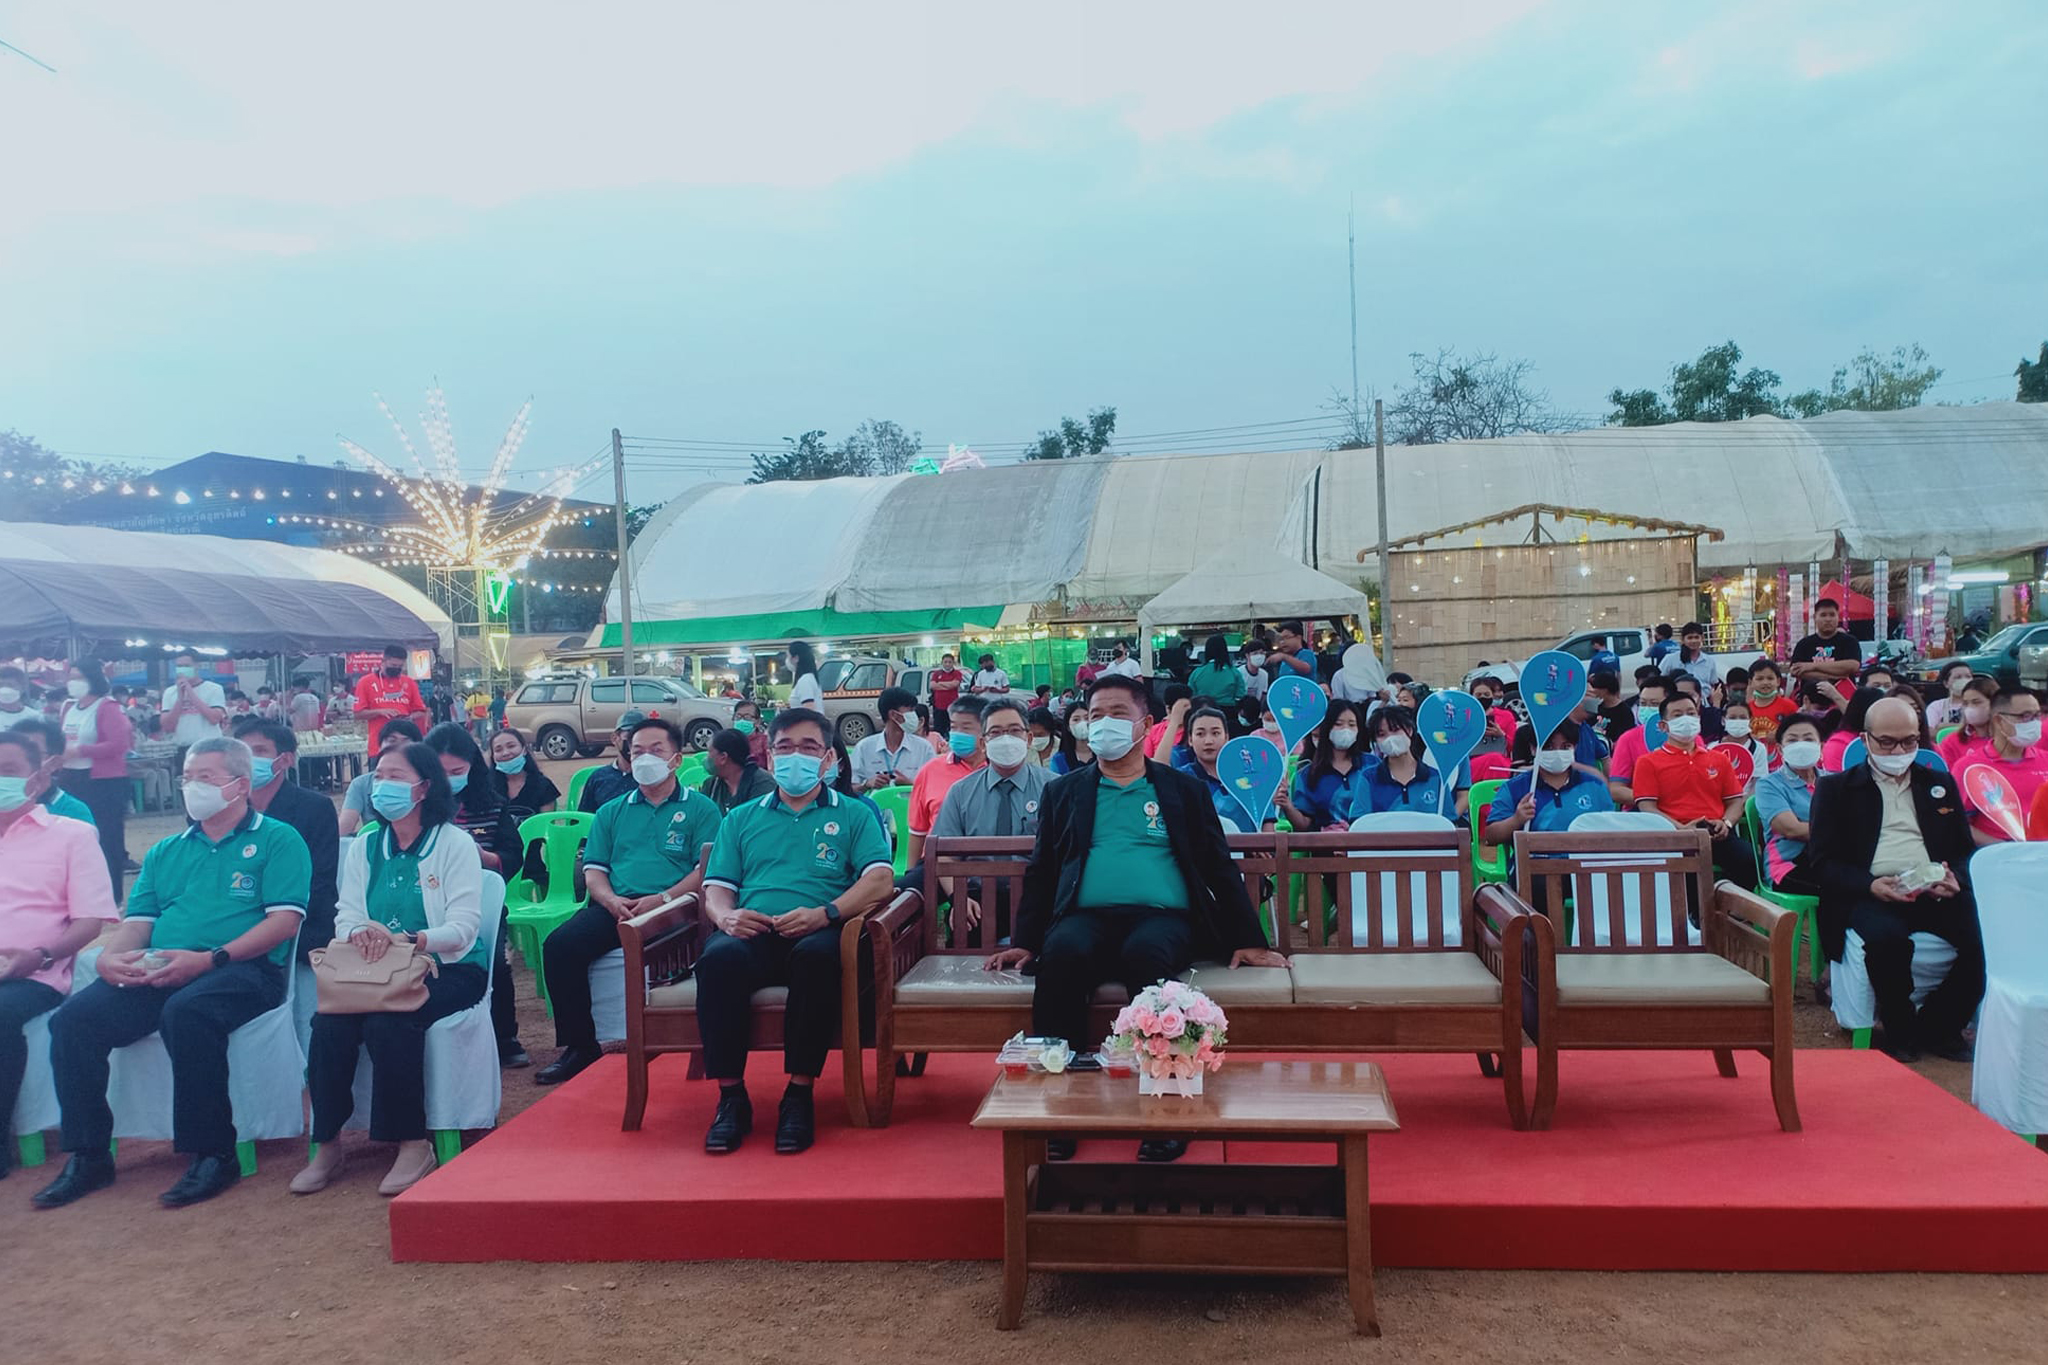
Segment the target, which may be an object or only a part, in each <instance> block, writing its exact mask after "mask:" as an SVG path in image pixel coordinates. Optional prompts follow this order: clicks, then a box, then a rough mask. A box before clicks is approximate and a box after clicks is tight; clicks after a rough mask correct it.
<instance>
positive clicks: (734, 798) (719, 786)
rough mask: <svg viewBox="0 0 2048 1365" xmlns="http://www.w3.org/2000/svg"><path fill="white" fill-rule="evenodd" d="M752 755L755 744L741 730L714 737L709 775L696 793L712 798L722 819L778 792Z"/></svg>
mask: <svg viewBox="0 0 2048 1365" xmlns="http://www.w3.org/2000/svg"><path fill="white" fill-rule="evenodd" d="M753 755H754V749H753V745H752V743H751V742H750V741H749V739H748V737H747V736H746V735H743V734H741V733H740V732H739V731H738V730H720V731H719V732H718V733H717V734H715V735H713V736H712V737H711V749H710V752H709V754H708V755H707V757H708V758H709V760H710V762H709V764H708V766H709V768H710V775H709V776H707V777H706V778H705V779H704V781H703V783H702V784H701V785H699V786H698V788H697V790H698V791H700V792H702V793H704V795H706V796H708V797H710V798H711V801H712V804H713V805H716V806H717V807H718V813H719V814H720V815H724V814H726V813H727V812H729V811H731V810H732V808H733V807H734V806H744V805H745V804H747V802H749V801H759V800H760V799H761V798H762V797H764V796H766V795H767V794H768V793H769V792H771V791H774V790H775V782H774V780H773V779H772V778H770V777H769V776H768V774H767V772H766V771H765V770H764V769H763V768H762V767H761V766H760V765H759V764H757V763H755V762H754V756H753Z"/></svg>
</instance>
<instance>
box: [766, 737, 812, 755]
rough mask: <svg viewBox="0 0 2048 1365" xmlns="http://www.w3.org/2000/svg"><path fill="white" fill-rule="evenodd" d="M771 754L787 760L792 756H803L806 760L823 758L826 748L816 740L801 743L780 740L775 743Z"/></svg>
mask: <svg viewBox="0 0 2048 1365" xmlns="http://www.w3.org/2000/svg"><path fill="white" fill-rule="evenodd" d="M769 752H770V753H772V754H774V755H775V756H776V757H778V758H787V757H789V756H790V755H791V754H802V755H803V756H804V757H806V758H823V757H824V756H825V746H824V745H822V744H820V743H818V741H817V740H815V739H806V740H803V741H801V742H792V741H790V740H786V739H779V740H777V741H775V744H774V747H773V748H771V749H770V750H769Z"/></svg>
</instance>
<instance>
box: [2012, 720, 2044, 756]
mask: <svg viewBox="0 0 2048 1365" xmlns="http://www.w3.org/2000/svg"><path fill="white" fill-rule="evenodd" d="M2012 739H2013V743H2015V744H2017V745H2019V746H2020V747H2021V748H2022V749H2031V748H2033V747H2034V746H2035V745H2036V744H2039V743H2040V742H2041V722H2040V721H2039V720H2038V719H2035V720H2019V721H2014V722H2013V726H2012Z"/></svg>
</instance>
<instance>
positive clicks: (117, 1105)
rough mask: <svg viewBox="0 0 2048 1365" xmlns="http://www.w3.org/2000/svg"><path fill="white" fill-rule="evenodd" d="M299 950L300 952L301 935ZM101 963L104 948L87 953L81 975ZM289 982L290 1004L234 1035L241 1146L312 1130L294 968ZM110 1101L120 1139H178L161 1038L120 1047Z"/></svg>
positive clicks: (231, 1080) (232, 1084)
mask: <svg viewBox="0 0 2048 1365" xmlns="http://www.w3.org/2000/svg"><path fill="white" fill-rule="evenodd" d="M292 948H293V951H294V952H296V951H297V948H298V939H297V936H296V935H294V936H293V940H292ZM98 959H99V954H98V950H96V949H90V948H89V949H87V950H86V951H85V952H83V953H80V954H79V955H78V968H77V970H79V971H81V972H90V971H91V970H92V966H91V963H93V962H97V961H98ZM284 982H285V985H284V992H285V994H284V1003H283V1004H281V1005H279V1006H278V1007H277V1008H276V1009H273V1010H270V1011H268V1012H266V1013H264V1014H259V1015H257V1016H256V1017H255V1018H254V1019H251V1020H250V1021H249V1022H248V1023H246V1024H244V1025H242V1026H241V1027H240V1028H238V1029H236V1030H235V1031H234V1032H233V1033H231V1034H229V1035H228V1099H229V1102H230V1103H231V1104H232V1105H233V1107H234V1116H235V1138H236V1140H237V1141H241V1142H260V1141H263V1140H265V1139H269V1138H289V1137H303V1136H304V1135H305V1132H306V1104H305V1089H306V1053H305V1050H304V1049H303V1048H301V1047H300V1046H299V1034H298V1029H297V1028H296V1026H295V1025H294V1024H293V1017H294V1005H295V1002H296V1000H297V998H298V973H297V972H295V971H287V972H286V973H285V977H284ZM107 1104H108V1106H109V1107H110V1108H112V1109H113V1111H114V1136H115V1137H116V1138H148V1139H154V1140H163V1139H168V1138H170V1137H171V1136H172V1133H171V1054H170V1053H169V1051H167V1050H166V1049H165V1047H164V1041H163V1038H162V1036H161V1035H159V1034H155V1033H152V1034H150V1035H149V1036H148V1037H147V1038H144V1039H142V1040H141V1041H139V1042H134V1043H130V1044H129V1045H128V1046H127V1047H117V1048H115V1049H114V1053H113V1056H112V1058H110V1071H109V1077H108V1080H107Z"/></svg>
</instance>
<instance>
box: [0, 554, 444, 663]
mask: <svg viewBox="0 0 2048 1365" xmlns="http://www.w3.org/2000/svg"><path fill="white" fill-rule="evenodd" d="M167 566H170V567H167ZM453 634H454V628H453V626H452V625H451V623H450V622H449V620H448V617H447V614H446V613H444V612H442V611H441V610H439V609H438V608H436V607H435V606H434V604H433V603H432V602H431V601H429V600H428V598H427V597H426V595H425V594H423V593H421V592H419V591H418V590H417V589H415V588H413V587H411V586H409V585H408V584H406V583H405V582H404V581H403V580H401V579H399V578H397V577H395V576H393V575H392V574H389V573H386V572H385V571H384V570H382V569H379V568H377V567H375V566H374V565H371V564H367V563H365V562H364V561H362V560H360V559H356V558H354V557H353V556H350V555H344V554H336V553H333V552H331V551H327V550H309V549H303V548H301V547H298V546H293V545H280V544H276V543H274V542H271V541H261V540H231V539H227V538H225V537H221V536H184V535H166V534H161V533H156V532H148V531H111V530H107V529H105V528H103V527H97V526H54V525H46V524H41V523H35V522H6V523H0V641H4V642H7V643H9V644H13V645H17V646H28V645H32V644H38V643H51V642H59V641H63V642H69V641H77V642H80V643H90V644H92V645H93V646H94V647H100V648H103V647H105V646H106V645H108V644H117V643H119V642H120V641H122V640H125V639H129V638H131V637H142V638H146V639H150V640H153V641H159V642H165V643H187V644H192V645H196V646H208V647H219V648H222V649H228V650H235V651H245V652H262V653H272V652H290V653H301V654H317V653H326V652H331V651H340V650H345V649H362V648H367V647H370V646H382V645H385V644H400V645H405V646H408V647H413V648H421V647H426V648H431V647H436V646H439V647H443V648H445V647H446V646H447V645H448V644H449V643H450V641H451V640H452V638H453Z"/></svg>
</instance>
